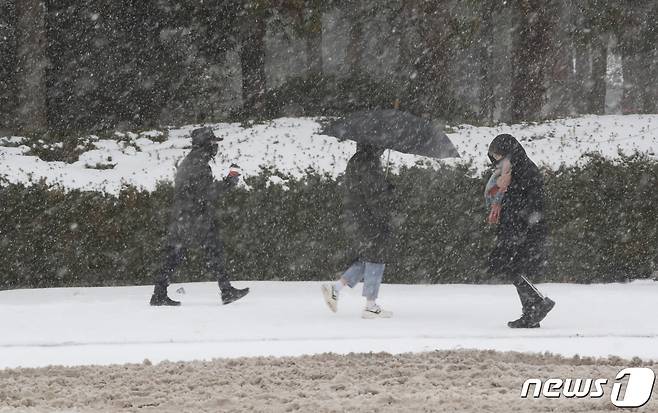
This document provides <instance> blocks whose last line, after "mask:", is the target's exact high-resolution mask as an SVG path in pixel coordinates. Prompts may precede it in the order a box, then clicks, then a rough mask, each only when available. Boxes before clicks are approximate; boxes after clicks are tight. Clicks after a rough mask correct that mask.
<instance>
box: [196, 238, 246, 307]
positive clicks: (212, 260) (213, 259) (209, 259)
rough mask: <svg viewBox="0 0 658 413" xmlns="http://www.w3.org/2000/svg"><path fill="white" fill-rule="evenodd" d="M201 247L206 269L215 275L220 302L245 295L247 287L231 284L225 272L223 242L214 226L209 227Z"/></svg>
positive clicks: (237, 298)
mask: <svg viewBox="0 0 658 413" xmlns="http://www.w3.org/2000/svg"><path fill="white" fill-rule="evenodd" d="M202 248H203V250H204V255H205V265H206V269H207V270H208V271H209V272H211V273H213V274H215V276H216V277H217V285H218V286H219V289H220V291H221V296H222V303H223V304H230V303H232V302H233V301H237V300H239V299H240V298H242V297H244V296H245V295H247V294H248V293H249V288H243V289H237V288H234V287H233V286H232V285H231V280H230V279H229V277H228V274H227V272H226V261H225V258H224V242H223V241H222V239H221V237H220V236H219V233H218V232H217V230H216V228H215V227H214V226H211V228H210V229H209V231H208V233H207V235H206V238H205V242H204V243H203V245H202Z"/></svg>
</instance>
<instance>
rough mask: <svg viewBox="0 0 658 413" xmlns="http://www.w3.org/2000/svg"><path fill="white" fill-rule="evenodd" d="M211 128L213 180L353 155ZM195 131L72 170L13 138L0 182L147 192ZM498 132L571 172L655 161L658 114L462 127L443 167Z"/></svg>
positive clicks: (480, 155) (0, 161)
mask: <svg viewBox="0 0 658 413" xmlns="http://www.w3.org/2000/svg"><path fill="white" fill-rule="evenodd" d="M210 126H211V127H212V128H213V129H214V131H215V134H216V135H218V136H221V137H222V138H223V139H224V140H223V141H222V142H221V143H220V148H219V153H218V155H217V157H216V158H215V160H214V162H213V163H212V164H211V167H212V169H213V173H214V174H215V176H217V177H221V176H223V175H224V174H225V173H226V170H227V168H228V166H229V165H230V164H231V163H233V162H237V163H238V164H239V165H240V166H241V167H242V170H243V175H244V176H253V175H256V174H258V173H259V172H260V171H261V167H262V166H263V167H275V168H277V169H278V170H279V171H281V172H282V173H284V174H291V175H293V176H300V175H302V174H303V173H304V172H305V171H306V170H308V169H309V168H310V169H314V170H316V171H318V172H321V173H329V174H330V175H332V176H337V175H339V174H341V173H342V172H343V171H344V170H345V166H346V165H347V161H348V160H349V158H350V157H351V156H352V154H353V153H354V150H355V145H354V143H353V142H350V141H346V142H339V141H338V140H337V139H335V138H333V137H330V136H325V135H320V134H319V130H320V128H321V126H320V124H319V123H318V121H317V119H314V118H280V119H276V120H273V121H271V122H269V123H266V124H257V125H254V126H252V127H246V128H245V127H242V126H240V125H239V124H234V123H219V124H212V125H210ZM194 127H196V126H195V125H188V126H184V127H181V128H177V129H170V130H169V138H168V139H167V140H166V141H164V142H162V143H158V142H154V141H152V140H151V139H149V138H148V137H149V136H150V135H153V133H142V134H140V135H136V134H130V136H132V138H133V139H132V140H131V145H124V144H122V143H120V142H117V141H113V140H98V141H96V142H94V146H95V149H93V150H90V151H88V152H85V153H83V154H82V155H81V156H80V159H79V160H78V161H77V162H75V163H72V164H67V163H64V162H45V161H42V160H41V159H39V158H37V157H35V156H28V155H26V153H27V151H28V149H29V148H27V147H26V146H18V147H16V143H19V142H20V139H19V138H18V139H17V138H15V137H14V138H12V139H11V140H5V141H4V142H5V144H6V143H7V142H9V143H11V144H12V146H11V147H5V146H2V145H3V143H2V142H0V177H4V178H6V179H7V180H9V181H10V182H12V183H25V184H30V183H33V182H39V181H40V180H42V179H43V180H45V181H46V182H47V183H48V184H51V185H58V186H61V187H63V188H64V189H69V190H70V189H80V190H92V191H102V192H106V193H109V194H118V193H119V191H120V190H121V188H122V187H123V186H125V185H130V186H135V187H137V188H139V189H144V190H148V191H152V190H154V189H155V188H156V186H157V184H158V182H161V181H167V182H171V181H172V180H173V177H174V174H175V170H176V163H177V162H178V160H180V159H181V158H182V157H184V156H185V155H186V154H187V153H188V151H189V148H190V137H189V134H190V131H191V130H192V129H194ZM499 133H510V134H512V135H514V136H516V137H517V138H518V139H519V140H520V141H521V142H522V143H523V146H524V147H525V148H526V151H527V152H528V155H529V156H530V157H531V158H532V159H533V160H534V161H535V162H536V163H538V164H539V165H546V166H548V167H550V168H557V167H559V166H560V165H562V164H566V165H573V164H575V163H577V162H579V161H580V160H581V159H582V155H583V154H585V153H588V152H598V153H600V154H601V155H603V156H605V157H608V158H614V157H617V156H618V155H619V153H624V154H632V153H634V152H635V151H639V152H642V153H647V154H649V155H650V156H654V157H655V156H657V154H658V115H611V116H582V117H578V118H570V119H559V120H554V121H548V122H544V123H540V124H518V125H505V124H501V125H498V126H495V127H476V126H471V125H460V126H457V127H454V128H453V131H452V133H449V134H448V136H449V137H450V139H451V140H452V141H453V143H454V144H455V146H456V147H457V149H458V151H459V153H460V154H461V156H462V157H461V158H460V159H447V160H443V161H442V162H446V163H452V164H455V163H459V162H471V161H472V162H473V167H475V168H476V169H478V170H482V169H483V168H485V167H486V162H487V157H486V153H487V148H488V145H489V142H490V141H491V139H493V137H494V136H496V135H497V134H499ZM385 156H386V155H385ZM107 159H111V160H112V164H113V165H114V166H113V168H111V169H95V168H93V167H92V168H90V167H89V166H90V165H96V164H97V163H102V162H104V161H107ZM390 161H391V163H392V168H393V169H394V170H395V169H396V168H399V167H400V166H403V165H406V166H411V165H415V164H418V163H419V162H420V163H422V164H424V165H427V166H429V167H431V166H434V165H437V161H434V160H430V159H427V158H423V157H419V156H414V155H406V154H402V153H398V152H391V155H390Z"/></svg>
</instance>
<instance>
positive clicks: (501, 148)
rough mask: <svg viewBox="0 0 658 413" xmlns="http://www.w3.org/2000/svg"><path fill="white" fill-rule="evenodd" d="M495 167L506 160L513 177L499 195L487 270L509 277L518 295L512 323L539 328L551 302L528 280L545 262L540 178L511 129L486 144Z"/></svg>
mask: <svg viewBox="0 0 658 413" xmlns="http://www.w3.org/2000/svg"><path fill="white" fill-rule="evenodd" d="M489 159H490V160H491V162H492V164H493V165H494V167H496V166H499V164H501V163H502V162H509V166H508V167H509V168H511V181H510V182H509V183H508V185H507V187H506V190H505V192H504V194H503V196H502V202H501V204H500V213H499V215H498V216H496V219H493V220H492V219H490V220H489V222H490V223H491V224H497V225H498V227H497V231H496V244H495V247H494V249H493V251H492V252H491V254H490V256H489V271H490V272H492V273H494V274H497V275H504V276H506V277H510V278H511V280H512V283H513V284H514V286H515V287H516V291H517V293H518V295H519V299H520V300H521V307H522V315H521V317H520V318H519V319H517V320H514V321H510V322H508V323H507V325H508V326H509V327H510V328H538V327H539V326H540V325H539V323H540V322H541V321H542V320H543V319H544V318H545V317H546V315H547V314H548V313H549V311H551V310H552V309H553V307H554V306H555V302H554V301H553V300H551V299H550V298H548V297H544V296H543V295H542V294H541V293H540V292H539V290H538V289H537V288H536V287H535V286H534V285H533V284H532V283H531V282H530V281H529V280H528V276H530V275H538V274H539V273H540V272H541V270H542V268H543V266H544V262H545V243H546V235H547V227H546V222H545V220H544V181H543V179H542V176H541V173H540V172H539V169H538V168H537V166H536V165H535V164H534V163H533V162H532V161H531V160H530V158H528V156H527V155H526V152H525V150H524V149H523V147H522V146H521V144H520V143H519V142H518V141H517V140H516V139H515V138H514V137H513V136H512V135H509V134H503V135H498V136H496V137H495V138H494V140H493V141H492V142H491V144H490V145H489Z"/></svg>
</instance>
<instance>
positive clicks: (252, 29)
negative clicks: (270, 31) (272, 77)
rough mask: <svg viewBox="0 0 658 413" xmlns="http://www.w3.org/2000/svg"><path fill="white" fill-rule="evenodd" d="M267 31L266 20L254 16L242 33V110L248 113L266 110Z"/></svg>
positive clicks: (259, 112) (258, 112)
mask: <svg viewBox="0 0 658 413" xmlns="http://www.w3.org/2000/svg"><path fill="white" fill-rule="evenodd" d="M266 30H267V23H266V20H265V18H264V17H262V16H253V17H251V18H250V19H249V21H248V22H246V24H245V25H244V27H243V30H242V32H241V51H240V67H241V69H242V108H243V111H244V112H246V113H253V114H261V113H263V111H264V110H265V92H266V89H265V88H266V86H267V85H266V77H265V33H266Z"/></svg>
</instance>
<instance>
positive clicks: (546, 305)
mask: <svg viewBox="0 0 658 413" xmlns="http://www.w3.org/2000/svg"><path fill="white" fill-rule="evenodd" d="M553 307H555V301H553V300H551V299H550V298H548V297H544V298H543V299H542V300H541V301H540V302H538V303H537V304H535V305H534V306H533V308H532V311H531V312H530V316H531V319H532V322H533V323H537V325H539V323H540V322H541V321H542V320H543V319H544V318H546V315H547V314H548V313H549V311H551V310H552V309H553Z"/></svg>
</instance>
